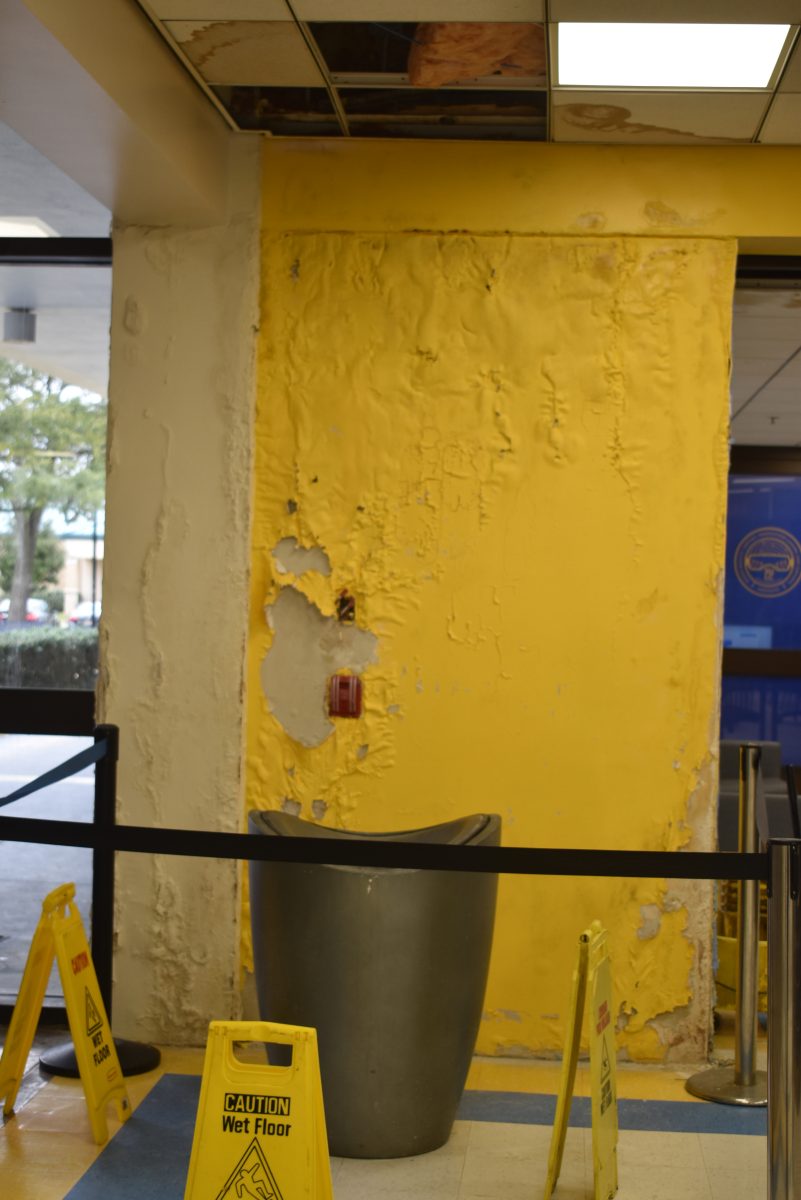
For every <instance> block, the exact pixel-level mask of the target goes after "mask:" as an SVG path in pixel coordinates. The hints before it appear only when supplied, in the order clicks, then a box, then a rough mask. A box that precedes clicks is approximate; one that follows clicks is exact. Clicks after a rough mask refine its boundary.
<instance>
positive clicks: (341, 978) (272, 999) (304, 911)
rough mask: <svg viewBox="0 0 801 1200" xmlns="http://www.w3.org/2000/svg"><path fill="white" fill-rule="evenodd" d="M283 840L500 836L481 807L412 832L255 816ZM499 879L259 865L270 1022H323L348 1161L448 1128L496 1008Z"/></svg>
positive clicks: (257, 948)
mask: <svg viewBox="0 0 801 1200" xmlns="http://www.w3.org/2000/svg"><path fill="white" fill-rule="evenodd" d="M249 828H250V832H251V833H253V834H266V835H268V836H273V837H331V838H348V837H357V838H370V839H371V840H376V841H404V842H434V843H448V844H451V845H453V844H461V845H471V846H477V845H484V846H497V845H499V844H500V833H501V818H500V817H499V816H495V815H484V814H479V815H475V816H469V817H463V818H462V819H461V820H457V821H448V822H447V823H446V824H444V825H433V826H431V827H430V828H428V829H415V830H412V831H410V832H407V833H386V834H361V833H352V832H345V831H342V830H334V829H326V828H323V827H321V826H319V825H315V824H313V823H311V822H309V821H303V820H300V819H299V818H298V817H292V816H289V815H287V814H285V813H280V812H255V811H254V812H251V814H250V820H249ZM497 886H498V877H497V875H483V874H472V873H468V872H457V871H417V870H399V869H389V868H387V869H384V868H381V869H375V868H372V867H341V866H326V865H317V864H298V863H271V862H252V863H251V864H250V894H251V920H252V926H253V952H254V960H255V968H256V985H257V989H258V996H259V1009H260V1013H261V1017H262V1020H266V1021H278V1022H282V1023H286V1024H289V1025H309V1026H313V1027H314V1028H315V1029H316V1030H317V1038H318V1044H319V1050H320V1070H321V1074H322V1081H323V1097H324V1101H325V1116H326V1125H327V1128H328V1143H329V1148H330V1151H331V1153H332V1154H334V1155H341V1156H343V1157H347V1158H398V1157H401V1156H403V1155H411V1154H423V1153H424V1152H426V1151H428V1150H434V1149H436V1148H437V1146H441V1145H443V1143H444V1142H446V1141H447V1140H448V1137H449V1136H450V1132H451V1128H452V1126H453V1121H454V1118H455V1115H456V1109H457V1106H458V1104H459V1099H460V1097H461V1094H462V1090H463V1088H464V1083H465V1079H466V1077H467V1071H468V1068H469V1066H470V1059H471V1056H472V1053H473V1048H474V1046H475V1040H476V1035H477V1033H478V1025H479V1021H480V1019H481V1012H482V1007H483V1003H484V991H485V988H486V983H487V971H488V968H489V957H490V950H491V947H492V933H493V926H494V921H495V898H496V893H497Z"/></svg>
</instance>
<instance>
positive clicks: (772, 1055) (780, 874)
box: [768, 841, 801, 1200]
mask: <svg viewBox="0 0 801 1200" xmlns="http://www.w3.org/2000/svg"><path fill="white" fill-rule="evenodd" d="M768 850H769V854H770V889H769V900H768V1200H801V1159H800V1158H799V1157H798V1156H799V1154H801V1059H800V1058H799V1055H801V977H800V976H799V971H800V970H801V899H800V898H799V882H800V881H801V842H799V841H777V842H771V843H770V845H769V847H768Z"/></svg>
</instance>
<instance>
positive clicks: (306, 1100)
mask: <svg viewBox="0 0 801 1200" xmlns="http://www.w3.org/2000/svg"><path fill="white" fill-rule="evenodd" d="M247 1042H259V1043H265V1042H267V1043H279V1044H281V1045H287V1046H291V1048H292V1062H291V1064H290V1065H289V1066H286V1067H283V1066H270V1065H267V1064H265V1063H250V1062H245V1061H243V1060H242V1059H240V1058H237V1057H236V1055H235V1053H234V1044H235V1043H247ZM331 1197H332V1193H331V1166H330V1161H329V1157H328V1139H327V1137H326V1130H325V1113H324V1111H323V1092H322V1086H321V1083H320V1062H319V1058H318V1055H317V1033H316V1031H315V1030H314V1029H300V1028H297V1027H296V1026H294V1025H272V1024H268V1023H267V1022H264V1021H212V1023H211V1025H210V1026H209V1036H208V1042H207V1044H206V1058H205V1061H204V1064H203V1081H202V1083H201V1087H200V1100H199V1102H198V1110H197V1119H196V1121H195V1136H194V1139H193V1142H192V1156H191V1158H190V1160H189V1174H188V1176H187V1181H186V1191H185V1193H184V1200H301V1198H303V1200H331Z"/></svg>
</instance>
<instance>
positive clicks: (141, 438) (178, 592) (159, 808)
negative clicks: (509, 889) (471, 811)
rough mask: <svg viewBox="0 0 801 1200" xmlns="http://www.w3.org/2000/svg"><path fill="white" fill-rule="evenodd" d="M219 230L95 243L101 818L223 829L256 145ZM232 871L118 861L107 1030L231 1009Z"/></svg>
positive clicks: (254, 299)
mask: <svg viewBox="0 0 801 1200" xmlns="http://www.w3.org/2000/svg"><path fill="white" fill-rule="evenodd" d="M231 153H232V158H231V172H230V196H231V199H230V204H229V212H230V215H229V219H228V221H227V223H225V224H221V225H216V226H213V227H208V228H204V229H198V228H192V229H186V228H176V227H167V228H159V229H148V228H142V227H137V226H122V227H118V228H116V229H115V231H114V267H113V301H112V318H111V370H110V389H109V413H110V418H109V419H110V427H109V452H108V492H107V519H106V562H105V581H104V594H103V621H102V630H101V638H102V641H101V682H100V688H99V697H98V709H99V714H100V719H102V720H105V721H111V722H114V723H116V724H118V725H119V726H120V763H119V776H118V778H119V787H118V795H119V800H118V814H117V819H118V821H120V822H124V823H131V824H139V825H155V826H172V827H184V828H196V829H220V830H232V831H235V830H239V829H240V828H241V814H242V812H243V803H242V788H243V778H242V762H243V757H242V751H243V732H244V711H245V710H244V661H245V635H246V627H247V585H248V570H249V557H250V556H249V537H250V493H251V451H250V446H251V424H252V407H253V391H254V346H255V335H256V328H257V322H258V316H257V314H258V282H259V272H258V263H259V253H258V237H259V183H258V172H259V159H258V142H257V141H256V140H255V139H253V140H251V139H248V138H240V139H232V150H231ZM239 893H240V871H239V867H238V865H237V864H235V863H231V862H222V861H210V860H198V859H182V858H160V857H152V856H148V855H142V856H140V855H125V854H122V855H118V858H117V889H116V928H117V931H118V932H117V941H116V950H115V961H114V1029H115V1033H117V1035H118V1036H126V1037H133V1038H139V1039H145V1038H146V1039H153V1040H162V1041H168V1042H171V1043H176V1044H177V1043H200V1042H203V1041H205V1034H206V1026H207V1023H208V1021H209V1020H210V1019H213V1018H214V1019H216V1018H220V1019H229V1018H235V1017H236V1016H238V1015H239V1005H240V998H239V965H238V964H239V921H240V894H239Z"/></svg>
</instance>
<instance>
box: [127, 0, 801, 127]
mask: <svg viewBox="0 0 801 1200" xmlns="http://www.w3.org/2000/svg"><path fill="white" fill-rule="evenodd" d="M140 3H141V5H142V7H143V8H145V10H146V11H148V12H149V13H150V15H151V16H152V17H154V18H155V20H156V24H157V27H158V28H159V29H160V31H161V33H162V34H163V36H164V37H165V38H166V39H167V40H168V41H169V42H170V43H171V44H172V45H173V48H174V49H176V50H177V52H178V53H179V56H180V57H181V59H182V61H184V62H185V63H186V62H188V63H190V64H191V67H192V70H193V73H194V74H195V76H196V77H197V78H198V79H199V80H200V81H201V83H202V84H203V86H205V87H206V89H207V90H208V91H209V93H210V95H211V96H212V98H213V99H214V101H215V103H216V104H217V105H218V106H219V105H222V106H223V107H224V109H225V110H226V111H227V113H228V115H229V117H230V119H232V120H233V122H234V124H235V125H236V126H237V127H238V128H240V129H243V130H262V131H264V132H268V133H273V134H278V135H282V134H287V133H291V134H294V135H300V136H302V135H303V134H304V133H308V134H311V135H314V136H320V135H321V134H325V133H330V134H331V135H332V136H339V135H340V133H341V128H340V125H339V123H338V122H337V121H336V118H335V113H334V104H332V103H331V101H330V99H327V97H331V96H333V98H334V102H335V103H336V102H337V100H338V101H339V102H340V103H341V105H342V107H343V108H344V109H345V111H346V112H348V110H349V108H350V110H351V111H350V112H348V116H349V119H351V122H352V124H353V133H354V134H355V135H356V136H360V135H364V134H367V135H380V136H392V135H393V133H394V134H396V135H400V136H404V137H408V136H412V137H414V136H419V137H434V136H437V137H448V135H449V131H450V133H451V134H452V136H453V137H465V136H466V137H473V138H476V139H479V140H481V139H482V138H496V137H502V138H503V137H513V138H523V139H524V140H532V141H543V140H547V139H548V138H549V136H550V140H553V141H563V142H600V143H607V144H612V143H614V144H621V143H627V144H642V145H659V144H666V143H668V144H669V143H674V144H686V145H698V144H731V143H746V142H750V141H752V140H754V139H755V138H756V137H757V135H758V134H759V137H760V140H764V141H765V142H770V143H774V144H775V143H781V144H801V45H799V44H797V45H796V47H795V50H794V53H793V55H792V56H791V59H790V61H789V62H788V64H787V67H786V69H785V71H784V74H783V77H782V79H781V81H780V84H779V90H778V92H777V93H776V95H775V98H774V97H773V94H772V93H771V92H770V91H769V90H768V89H758V90H752V91H736V90H731V91H723V90H716V91H673V92H671V91H659V92H656V91H650V90H645V91H643V90H640V91H637V90H636V89H630V90H625V91H624V90H620V89H618V90H613V89H608V88H604V89H600V88H593V89H560V88H558V87H554V86H553V85H552V84H550V85H549V82H548V80H547V79H546V78H545V77H544V76H541V77H530V78H527V79H526V78H522V79H521V78H515V77H514V76H513V75H509V74H493V75H492V76H490V77H487V76H484V77H479V78H477V79H469V78H466V77H463V78H462V79H460V80H459V82H458V83H456V84H453V85H451V84H447V85H443V86H437V87H429V88H426V89H425V92H423V91H421V90H420V89H418V90H417V91H415V90H414V89H413V88H412V87H411V86H410V83H409V77H408V74H407V73H406V72H405V70H404V62H403V61H402V62H401V68H400V70H398V68H397V67H396V68H394V69H393V71H391V72H383V73H382V71H380V70H379V71H375V70H373V71H369V70H366V71H361V70H359V71H355V72H354V71H352V70H342V69H339V68H338V66H337V65H336V64H335V63H332V62H331V61H330V60H329V58H327V57H326V55H327V48H324V49H323V53H322V54H321V56H320V61H321V62H322V63H323V69H322V70H321V69H320V68H319V67H318V64H317V63H315V61H314V55H313V54H312V53H311V52H310V51H309V49H308V46H307V44H306V40H305V38H306V37H307V36H309V33H311V36H314V34H315V26H316V29H317V33H318V37H319V36H321V34H322V31H323V30H324V29H328V30H331V29H333V28H334V26H335V25H337V24H348V23H354V27H355V29H358V30H360V31H364V30H365V29H366V28H368V27H372V30H373V31H375V30H383V35H379V36H384V37H385V39H389V42H388V44H389V45H391V46H393V47H394V49H393V54H394V57H395V58H396V59H397V58H398V57H399V54H398V47H397V41H398V40H401V41H411V37H410V33H413V32H414V29H413V27H414V25H415V24H416V23H419V22H453V21H458V22H460V23H464V22H467V23H472V22H489V23H490V24H499V25H503V24H507V23H510V22H511V23H515V24H517V23H526V24H535V25H541V26H544V25H545V15H546V14H545V0H341V2H339V3H336V4H334V3H332V2H331V0H140ZM685 9H686V11H684V10H685ZM670 15H671V19H672V20H674V21H676V20H682V19H684V20H689V21H694V22H709V23H719V22H722V21H724V20H725V21H738V20H740V21H743V20H745V21H748V20H753V19H754V13H753V6H752V4H750V3H749V4H745V3H744V0H699V2H698V3H690V2H689V0H674V3H673V5H672V7H671V14H670ZM549 16H550V18H551V24H550V25H548V27H547V29H548V30H550V29H551V28H552V27H553V25H554V24H555V23H556V22H558V21H559V20H588V19H593V20H598V19H599V18H600V19H602V20H606V21H617V20H632V19H634V18H635V17H636V19H637V20H639V21H649V20H660V19H663V18H664V6H663V5H661V4H657V3H656V0H645V3H642V2H641V0H605V2H604V5H603V11H602V14H599V12H598V6H597V3H596V0H551V4H550V13H549ZM295 19H296V20H297V21H298V22H300V23H301V24H302V25H303V26H304V28H303V32H302V31H301V28H300V27H299V26H298V25H296V24H295V23H294V21H295ZM759 20H760V21H767V22H782V23H788V22H789V23H792V22H793V21H794V20H795V21H796V22H798V21H800V20H801V7H800V6H799V4H798V0H766V2H765V3H764V4H763V5H762V7H761V9H760V12H759ZM318 22H320V23H322V26H323V30H321V26H320V25H316V23H318ZM305 23H309V24H310V29H309V26H307V25H306V24H305ZM387 25H390V26H391V28H389V29H388V28H386V27H387ZM399 25H400V26H402V27H405V28H398V26H399ZM546 32H547V31H546ZM361 36H363V32H362V34H361ZM392 39H395V41H394V42H393V41H392ZM400 58H401V59H402V60H405V55H400ZM511 67H512V68H514V63H512V64H511ZM502 69H503V70H509V67H508V66H507V67H506V68H502ZM360 89H361V90H360ZM382 90H385V94H384V95H382ZM457 91H458V92H461V93H463V94H462V95H461V96H458V97H457V96H455V95H454V93H456V92H457ZM343 92H344V94H343ZM490 92H492V93H493V94H492V96H490V95H489V93H490ZM368 93H369V94H368ZM467 93H471V94H470V95H468V94H467ZM526 96H528V97H530V98H531V103H530V104H529V105H526V103H525V97H526ZM771 100H772V103H770V104H769V102H770V101H771ZM549 109H550V113H549V111H548V110H549ZM766 114H767V115H766ZM549 119H550V124H551V129H550V135H549V131H548V121H549Z"/></svg>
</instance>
